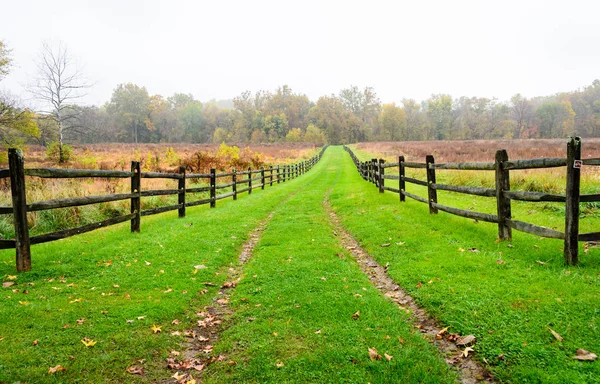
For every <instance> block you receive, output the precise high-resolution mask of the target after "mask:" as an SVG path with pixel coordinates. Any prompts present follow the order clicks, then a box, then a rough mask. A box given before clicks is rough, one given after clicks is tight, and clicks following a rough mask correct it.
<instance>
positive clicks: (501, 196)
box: [344, 137, 600, 265]
mask: <svg viewBox="0 0 600 384" xmlns="http://www.w3.org/2000/svg"><path fill="white" fill-rule="evenodd" d="M344 148H345V150H346V151H347V152H348V153H349V154H350V157H351V158H352V160H353V161H354V164H355V165H356V168H357V170H358V172H359V173H360V175H361V176H362V177H363V179H365V180H367V181H370V182H372V183H374V184H375V186H376V187H377V188H378V189H379V192H380V193H383V192H384V191H390V192H393V193H398V194H399V195H400V201H401V202H404V201H406V197H410V198H411V199H414V200H416V201H419V202H421V203H425V204H428V205H429V212H430V213H431V214H437V213H438V211H443V212H447V213H450V214H452V215H457V216H462V217H466V218H469V219H474V220H479V221H486V222H490V223H497V224H498V238H499V239H500V240H510V239H511V238H512V230H513V229H514V230H517V231H521V232H527V233H530V234H533V235H537V236H541V237H548V238H554V239H563V240H564V258H565V264H566V265H576V264H577V263H578V242H579V241H581V242H588V241H599V240H600V232H592V233H579V204H580V203H583V202H598V201H600V194H583V195H582V194H581V193H580V179H581V168H582V167H583V166H600V158H589V159H581V139H580V138H579V137H570V138H569V139H568V141H567V157H566V158H539V159H530V160H509V159H508V153H507V151H506V150H499V151H497V152H496V158H495V162H493V163H492V162H487V163H486V162H472V163H445V164H436V163H435V159H434V157H433V156H432V155H428V156H426V157H425V162H424V163H419V162H409V161H406V160H405V158H404V156H399V157H398V161H397V162H390V163H386V162H385V160H383V159H371V160H370V161H364V162H361V161H360V160H359V159H358V158H357V157H356V155H355V154H354V152H352V150H351V149H350V148H348V147H346V146H344ZM392 167H397V169H398V175H386V174H385V172H386V169H388V168H392ZM554 167H566V179H567V182H566V193H565V195H557V194H549V193H543V192H528V191H515V190H511V189H510V171H511V170H517V169H536V168H554ZM407 168H420V169H425V170H426V174H427V179H426V180H419V179H416V178H411V177H407V176H406V175H405V173H406V169H407ZM448 169H452V170H471V171H493V172H495V176H496V183H495V188H481V187H468V186H460V185H448V184H440V183H437V182H436V171H437V170H448ZM386 180H398V188H394V187H392V186H390V185H386V182H385V181H386ZM407 183H409V184H415V185H421V186H424V187H427V197H426V198H425V197H421V196H418V195H416V194H413V193H410V192H408V191H407V190H406V185H407ZM437 191H451V192H458V193H463V194H468V195H475V196H487V197H493V198H495V199H496V207H497V210H496V211H497V212H496V214H495V215H494V214H489V213H482V212H475V211H470V210H464V209H458V208H454V207H449V206H446V205H442V204H439V203H438V196H437ZM512 200H520V201H529V202H563V203H565V207H566V209H565V232H564V233H563V232H559V231H556V230H554V229H551V228H546V227H543V226H539V225H535V224H531V223H526V222H523V221H518V220H513V219H512V217H511V201H512Z"/></svg>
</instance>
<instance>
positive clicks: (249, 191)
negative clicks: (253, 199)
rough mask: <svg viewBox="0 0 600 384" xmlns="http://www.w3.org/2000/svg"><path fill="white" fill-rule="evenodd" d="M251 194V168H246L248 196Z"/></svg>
mask: <svg viewBox="0 0 600 384" xmlns="http://www.w3.org/2000/svg"><path fill="white" fill-rule="evenodd" d="M251 193H252V168H250V167H248V194H251Z"/></svg>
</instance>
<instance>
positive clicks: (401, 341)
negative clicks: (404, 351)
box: [398, 336, 406, 345]
mask: <svg viewBox="0 0 600 384" xmlns="http://www.w3.org/2000/svg"><path fill="white" fill-rule="evenodd" d="M398 341H399V342H400V344H402V345H404V343H406V341H404V339H403V338H401V337H400V336H398Z"/></svg>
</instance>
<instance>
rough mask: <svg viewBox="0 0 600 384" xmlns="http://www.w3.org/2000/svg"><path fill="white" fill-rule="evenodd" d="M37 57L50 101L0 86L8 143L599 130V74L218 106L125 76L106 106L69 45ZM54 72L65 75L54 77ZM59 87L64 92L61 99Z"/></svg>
mask: <svg viewBox="0 0 600 384" xmlns="http://www.w3.org/2000/svg"><path fill="white" fill-rule="evenodd" d="M9 53H10V51H9V50H8V49H7V48H6V47H5V46H4V44H2V42H1V41H0V80H1V79H2V77H3V76H6V75H7V74H8V69H9V67H10V55H9ZM41 57H42V60H40V62H39V63H38V68H39V69H40V71H39V73H40V74H41V77H40V78H39V79H37V82H36V83H35V85H34V86H33V87H31V89H30V92H31V93H32V94H33V95H34V96H37V99H38V100H42V101H45V102H46V105H48V106H49V108H48V109H46V110H39V111H35V112H34V111H31V110H28V109H27V108H22V107H19V106H18V103H16V102H15V101H14V100H12V99H11V98H10V97H9V96H8V95H7V94H0V135H2V137H1V139H2V144H3V145H4V146H8V145H13V144H15V143H16V144H19V143H23V142H34V143H39V144H42V145H48V144H50V143H52V142H59V143H60V145H61V146H62V143H63V142H65V143H101V142H127V143H159V142H166V143H173V142H190V143H210V142H213V143H221V142H255V143H258V142H261V143H264V142H281V141H291V142H298V141H305V142H314V143H318V144H324V143H331V144H340V143H350V142H359V141H398V140H402V141H407V140H451V139H496V138H554V137H566V136H569V135H573V134H577V135H580V136H583V137H599V136H600V81H599V80H595V81H593V83H592V84H591V85H589V86H587V87H584V88H582V89H578V90H575V91H572V92H565V93H559V94H556V95H552V96H542V97H534V98H527V97H524V96H522V95H520V94H516V95H515V96H513V97H512V98H511V99H510V100H509V101H505V102H502V101H498V100H497V99H494V98H483V97H460V98H453V97H452V96H450V95H447V94H437V95H432V96H431V97H430V98H428V99H427V100H424V101H421V102H419V101H416V100H414V99H404V100H402V102H401V103H399V104H396V103H388V104H385V103H382V102H381V101H380V99H379V97H378V96H377V93H376V92H375V90H374V89H373V88H371V87H366V88H364V89H360V88H359V87H356V86H350V87H349V88H346V89H342V90H341V91H340V92H339V93H338V94H337V95H336V94H332V95H328V96H321V97H320V98H319V99H318V100H317V101H316V102H314V101H311V100H309V98H308V97H307V96H306V95H304V94H300V93H295V92H293V91H292V89H291V88H290V87H289V86H287V85H283V86H281V87H278V88H277V89H276V90H274V91H258V92H255V93H252V92H250V91H246V92H242V93H241V94H240V95H238V96H236V97H235V98H233V108H221V107H219V106H218V105H217V103H216V102H214V101H209V102H204V103H203V102H201V101H199V100H196V99H195V98H194V97H193V96H192V95H191V94H183V93H176V94H174V95H172V96H169V97H163V96H162V95H151V94H150V93H149V92H148V90H147V89H146V88H145V87H144V86H139V85H136V84H132V83H126V84H119V85H118V86H117V87H116V88H115V89H114V91H113V93H112V96H111V98H110V100H108V101H107V102H106V103H105V104H104V105H101V106H94V105H81V104H80V103H78V102H77V101H79V100H78V99H79V98H80V94H78V93H77V91H78V90H80V89H82V88H87V87H89V85H86V84H83V83H82V82H80V81H78V79H79V73H78V72H77V71H76V69H73V70H72V71H70V70H71V69H72V68H71V67H70V64H71V62H70V60H69V57H68V53H67V52H66V49H62V50H61V48H60V47H59V49H58V50H57V51H54V50H53V49H52V47H48V46H46V45H45V46H44V50H43V52H42V56H41ZM56 65H58V68H53V66H56ZM61 65H62V66H61ZM55 73H62V74H64V76H66V77H64V78H63V79H62V81H58V82H57V81H56V79H55V78H54V77H55ZM66 80H69V81H66ZM56 84H62V85H63V87H64V84H69V85H70V88H66V89H62V92H60V91H61V90H60V89H54V88H53V87H56ZM67 91H68V93H67ZM56 94H62V95H63V96H62V99H61V100H62V101H61V100H58V101H57V100H56V96H55V95H56ZM65 96H66V97H65ZM61 148H62V147H61ZM61 153H62V152H61ZM61 156H62V155H61Z"/></svg>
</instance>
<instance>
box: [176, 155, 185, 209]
mask: <svg viewBox="0 0 600 384" xmlns="http://www.w3.org/2000/svg"><path fill="white" fill-rule="evenodd" d="M179 173H180V174H181V179H179V181H178V185H177V189H179V196H178V198H177V204H179V210H178V211H179V217H185V167H184V166H181V167H179Z"/></svg>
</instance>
